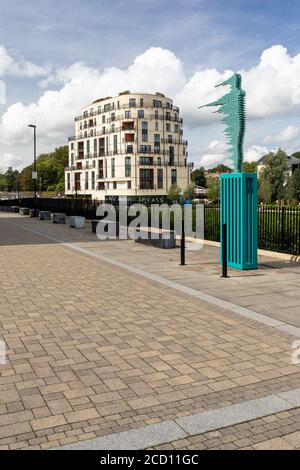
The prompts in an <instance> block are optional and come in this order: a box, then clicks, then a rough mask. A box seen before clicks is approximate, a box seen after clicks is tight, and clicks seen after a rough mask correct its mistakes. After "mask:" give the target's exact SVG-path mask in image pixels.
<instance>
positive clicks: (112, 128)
mask: <svg viewBox="0 0 300 470" xmlns="http://www.w3.org/2000/svg"><path fill="white" fill-rule="evenodd" d="M111 131H112V132H115V125H114V124H112V125H111Z"/></svg>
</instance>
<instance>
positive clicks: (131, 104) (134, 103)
mask: <svg viewBox="0 0 300 470" xmlns="http://www.w3.org/2000/svg"><path fill="white" fill-rule="evenodd" d="M129 107H130V108H135V107H136V99H135V98H129Z"/></svg>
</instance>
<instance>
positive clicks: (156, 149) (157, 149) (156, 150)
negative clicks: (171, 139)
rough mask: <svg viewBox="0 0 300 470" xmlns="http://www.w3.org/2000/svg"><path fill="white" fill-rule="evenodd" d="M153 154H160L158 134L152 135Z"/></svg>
mask: <svg viewBox="0 0 300 470" xmlns="http://www.w3.org/2000/svg"><path fill="white" fill-rule="evenodd" d="M154 153H160V134H154Z"/></svg>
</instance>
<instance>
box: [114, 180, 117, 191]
mask: <svg viewBox="0 0 300 470" xmlns="http://www.w3.org/2000/svg"><path fill="white" fill-rule="evenodd" d="M113 189H117V182H116V181H113Z"/></svg>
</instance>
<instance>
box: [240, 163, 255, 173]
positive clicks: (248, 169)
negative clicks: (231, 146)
mask: <svg viewBox="0 0 300 470" xmlns="http://www.w3.org/2000/svg"><path fill="white" fill-rule="evenodd" d="M256 170H257V162H244V163H243V172H244V173H256Z"/></svg>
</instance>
